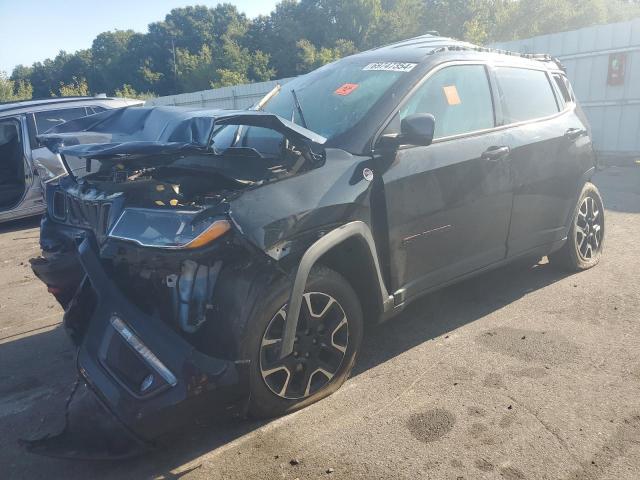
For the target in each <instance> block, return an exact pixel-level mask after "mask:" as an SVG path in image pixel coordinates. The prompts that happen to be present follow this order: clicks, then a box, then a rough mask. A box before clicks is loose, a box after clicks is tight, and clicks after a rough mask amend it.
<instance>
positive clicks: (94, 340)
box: [25, 236, 249, 458]
mask: <svg viewBox="0 0 640 480" xmlns="http://www.w3.org/2000/svg"><path fill="white" fill-rule="evenodd" d="M96 251H97V247H96V246H95V245H94V242H93V240H92V238H91V237H90V236H87V237H85V239H84V240H82V241H81V242H80V243H79V245H78V250H77V255H78V259H79V262H80V264H81V265H82V269H83V270H84V272H85V273H86V275H87V278H88V281H89V283H90V285H91V288H92V289H93V291H94V292H95V294H96V299H97V300H96V305H95V308H94V310H93V313H91V315H90V319H89V322H88V325H87V330H86V333H85V335H84V336H83V338H82V343H81V345H80V347H79V350H78V360H77V365H78V371H79V374H80V383H79V386H78V390H77V391H76V392H75V393H74V395H73V398H71V400H70V401H69V402H68V405H67V406H68V410H67V412H66V415H67V420H68V421H67V425H66V427H65V429H64V431H63V432H62V433H61V434H59V435H57V436H55V437H46V438H44V439H40V440H37V441H33V442H25V443H26V444H27V447H28V449H29V450H30V451H32V452H34V453H40V454H44V455H51V456H62V457H69V456H71V457H76V458H123V457H128V456H133V455H138V454H140V453H143V452H144V451H146V450H148V449H149V448H151V446H152V445H153V442H154V440H156V439H158V438H159V437H161V436H163V435H165V434H167V433H170V432H171V431H173V430H176V429H178V428H179V427H183V426H185V425H186V424H188V423H189V422H191V421H194V420H195V419H197V418H201V417H208V416H211V415H213V414H215V413H217V412H221V411H226V410H227V409H228V407H229V406H233V405H235V404H238V403H239V402H240V401H241V400H245V399H246V397H247V395H248V384H249V382H248V378H249V365H248V363H247V362H243V361H231V360H223V359H218V358H213V357H210V356H208V355H205V354H203V353H202V352H200V351H198V350H196V349H195V348H194V347H193V346H192V345H191V344H190V343H189V342H187V341H186V340H185V339H184V338H183V337H181V336H180V335H179V334H178V333H176V332H175V331H174V330H172V329H171V328H170V327H169V326H168V325H166V324H165V323H164V322H163V321H162V320H161V319H160V318H159V317H158V316H157V315H154V314H147V313H145V312H143V311H141V310H140V309H139V308H138V307H136V306H135V305H133V304H132V303H131V302H130V301H129V300H128V299H127V298H126V297H125V296H124V294H123V293H122V292H121V291H120V290H119V288H118V287H117V286H116V285H115V284H114V282H113V281H112V280H111V279H110V278H109V277H108V275H107V273H106V272H105V270H104V268H103V266H102V264H101V262H100V259H99V258H98V255H97V253H96ZM80 292H81V290H80V291H79V293H78V294H81V293H80Z"/></svg>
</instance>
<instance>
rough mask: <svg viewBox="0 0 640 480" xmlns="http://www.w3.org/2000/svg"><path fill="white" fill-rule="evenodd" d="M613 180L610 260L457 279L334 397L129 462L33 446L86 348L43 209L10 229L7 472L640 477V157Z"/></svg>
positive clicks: (0, 273) (380, 339)
mask: <svg viewBox="0 0 640 480" xmlns="http://www.w3.org/2000/svg"><path fill="white" fill-rule="evenodd" d="M596 184H598V185H599V186H600V188H601V190H602V193H603V197H604V201H605V205H606V207H607V212H606V214H607V216H606V222H607V223H606V244H605V254H604V257H603V260H602V262H601V263H600V265H598V266H597V267H596V268H594V269H592V270H589V271H587V272H583V273H580V274H574V275H567V274H565V273H562V272H559V271H557V270H555V269H553V268H552V267H551V266H550V265H548V264H547V262H546V259H543V260H542V261H541V262H540V263H539V264H537V265H532V266H530V267H527V266H519V267H506V268H502V269H499V270H496V271H493V272H490V273H488V274H484V275H482V276H479V277H476V278H474V279H471V280H468V281H466V282H463V283H461V284H458V285H455V286H452V287H449V288H446V289H444V290H441V291H439V292H437V293H434V294H432V295H429V296H428V297H425V298H424V299H422V300H420V301H419V302H418V303H416V304H414V305H412V306H411V307H410V308H408V309H407V311H406V312H405V313H403V314H402V315H401V316H400V317H399V318H397V319H394V320H392V321H391V322H389V323H387V324H385V325H381V326H376V327H372V328H370V329H369V330H368V331H366V332H365V341H364V345H363V350H362V353H361V355H360V357H359V360H358V362H357V365H356V368H355V372H354V374H353V376H352V378H351V379H349V380H348V381H347V383H346V384H345V385H344V387H343V388H342V389H341V390H339V391H338V392H337V393H336V394H334V395H332V396H331V397H329V398H327V399H325V400H323V401H321V402H319V403H318V404H315V405H312V406H310V407H308V408H306V409H304V410H302V411H300V412H297V413H295V414H292V415H289V416H287V417H283V418H280V419H277V420H273V421H271V422H255V421H240V420H221V421H220V422H219V423H207V424H200V425H196V426H194V427H191V428H189V429H188V430H186V431H185V432H182V433H181V434H179V435H177V436H176V437H175V438H173V439H172V440H171V441H170V442H168V443H167V444H166V445H165V446H164V448H163V449H162V450H160V451H158V452H155V453H152V454H150V455H147V456H145V457H142V458H139V459H135V460H130V461H120V462H77V461H76V462H73V461H65V460H56V459H49V458H44V457H38V456H35V455H31V454H28V453H26V452H24V451H23V450H22V449H21V447H20V446H19V445H18V439H19V438H35V437H38V436H40V435H42V434H44V433H46V432H47V431H50V430H52V429H55V428H56V426H60V425H61V424H62V423H61V422H62V417H61V414H62V412H63V409H64V403H65V400H66V397H67V395H68V394H69V392H70V390H71V386H72V384H73V381H74V379H75V366H74V350H73V348H72V346H71V344H70V342H69V341H68V340H67V338H66V336H65V333H64V331H63V329H62V327H61V324H60V321H61V317H62V311H61V309H60V307H59V306H58V305H57V304H56V302H55V300H54V299H53V297H52V296H51V295H49V294H48V293H47V291H46V288H45V286H44V285H42V284H41V283H40V282H39V281H38V280H37V279H35V278H34V276H33V274H32V272H31V269H30V268H29V263H28V259H29V258H30V257H33V256H37V255H38V252H39V249H38V222H37V220H27V221H20V222H13V223H9V224H4V225H0V290H1V291H2V294H1V295H0V478H9V479H13V478H28V479H40V478H42V479H44V478H46V479H51V478H65V479H87V478H92V479H93V478H114V479H120V478H136V479H137V478H158V479H178V478H181V479H182V478H185V479H205V478H206V479H227V480H230V479H254V478H255V479H292V480H293V479H296V478H298V479H300V480H302V479H318V478H320V479H332V480H333V479H352V478H357V479H395V478H403V479H404V478H406V479H454V480H458V479H476V478H483V479H484V478H486V479H507V480H523V479H554V480H555V479H602V480H605V479H616V480H621V479H637V478H640V342H639V341H638V339H639V338H640V251H639V249H638V239H640V166H634V167H625V168H621V167H613V168H609V169H607V170H605V171H604V172H601V173H599V174H598V175H597V177H596ZM158 421H159V422H161V421H162V419H158Z"/></svg>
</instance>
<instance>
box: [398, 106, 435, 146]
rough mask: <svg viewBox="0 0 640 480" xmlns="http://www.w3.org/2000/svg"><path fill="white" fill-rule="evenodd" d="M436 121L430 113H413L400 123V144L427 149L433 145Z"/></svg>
mask: <svg viewBox="0 0 640 480" xmlns="http://www.w3.org/2000/svg"><path fill="white" fill-rule="evenodd" d="M435 131H436V119H435V117H434V116H433V115H431V114H430V113H415V114H413V115H409V116H407V117H405V118H403V119H402V121H401V122H400V142H401V143H405V144H409V145H420V146H423V147H427V146H429V145H431V144H432V143H433V136H434V134H435Z"/></svg>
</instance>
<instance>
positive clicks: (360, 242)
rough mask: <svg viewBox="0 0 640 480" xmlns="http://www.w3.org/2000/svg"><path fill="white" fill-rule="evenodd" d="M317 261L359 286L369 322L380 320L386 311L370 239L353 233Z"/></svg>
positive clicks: (357, 289) (365, 314)
mask: <svg viewBox="0 0 640 480" xmlns="http://www.w3.org/2000/svg"><path fill="white" fill-rule="evenodd" d="M315 264H316V265H324V266H325V267H328V268H330V269H331V270H334V271H336V272H338V273H339V274H340V275H342V276H343V277H344V278H345V280H347V282H349V284H350V285H351V287H353V289H354V290H355V292H356V294H357V296H358V300H360V305H361V306H362V312H363V314H364V318H365V322H366V323H373V322H375V321H377V319H378V318H379V317H380V315H381V314H382V313H383V311H384V305H383V304H382V302H381V301H380V300H381V292H380V285H379V284H378V282H377V281H376V275H377V273H376V267H375V263H374V261H373V258H372V257H371V251H370V250H369V248H368V246H367V244H366V241H365V240H364V239H363V238H362V237H360V236H353V237H350V238H348V239H346V240H344V241H343V242H342V243H339V244H337V245H335V246H333V247H332V248H331V249H330V250H329V251H328V252H326V253H325V254H324V255H322V256H321V257H320V258H319V259H318V260H317V262H316V263H315Z"/></svg>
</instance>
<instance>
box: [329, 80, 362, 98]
mask: <svg viewBox="0 0 640 480" xmlns="http://www.w3.org/2000/svg"><path fill="white" fill-rule="evenodd" d="M358 86H359V85H358V84H357V83H345V84H344V85H342V86H340V87H338V89H337V90H336V91H335V93H337V94H338V95H342V96H345V95H349V94H350V93H351V92H353V91H354V90H355V89H356V88H358Z"/></svg>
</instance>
